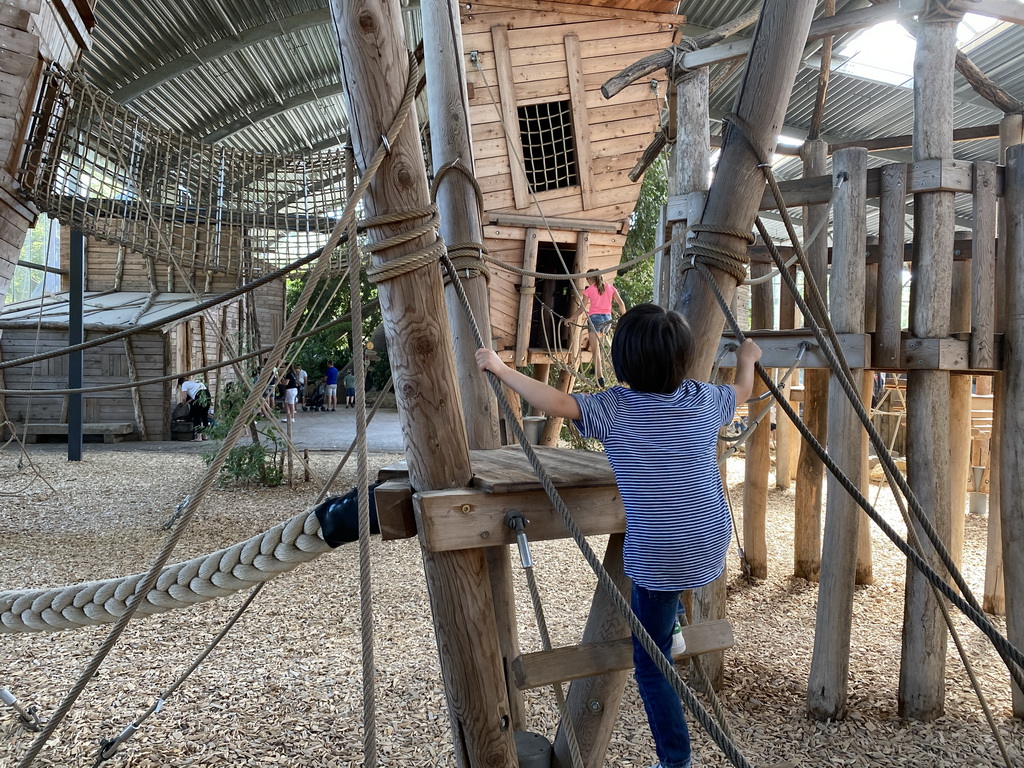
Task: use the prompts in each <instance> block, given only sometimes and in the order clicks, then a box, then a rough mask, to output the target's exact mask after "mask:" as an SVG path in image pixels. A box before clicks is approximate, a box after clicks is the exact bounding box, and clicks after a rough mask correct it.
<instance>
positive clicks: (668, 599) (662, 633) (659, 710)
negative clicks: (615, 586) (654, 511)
mask: <svg viewBox="0 0 1024 768" xmlns="http://www.w3.org/2000/svg"><path fill="white" fill-rule="evenodd" d="M632 608H633V613H635V614H636V616H637V618H638V619H639V620H640V623H641V624H642V625H643V626H644V629H646V630H647V632H648V633H649V634H650V635H651V637H652V638H653V639H654V642H655V643H656V644H657V646H658V647H659V648H660V649H661V652H662V653H663V654H664V655H665V657H666V658H668V659H669V660H670V661H671V658H672V656H671V653H672V629H673V627H674V626H675V622H676V614H677V613H678V612H679V593H678V592H659V591H655V590H651V589H644V588H643V587H638V586H636V585H634V586H633V596H632ZM633 665H634V666H635V667H636V684H637V688H639V689H640V698H642V699H643V701H644V709H645V710H647V722H648V723H649V724H650V726H651V735H653V736H654V748H655V749H656V750H657V752H658V759H659V760H660V761H661V765H662V768H690V732H689V730H688V729H687V727H686V719H685V718H684V717H683V705H682V703H681V702H680V701H679V695H678V694H677V693H676V691H675V688H673V687H672V684H671V683H669V681H668V680H666V679H665V676H664V675H662V674H661V672H660V671H659V670H658V668H657V667H656V666H655V665H654V662H653V661H651V659H650V657H649V656H648V655H647V651H645V650H644V648H643V646H641V645H640V643H639V642H638V641H637V639H636V637H635V636H634V637H633Z"/></svg>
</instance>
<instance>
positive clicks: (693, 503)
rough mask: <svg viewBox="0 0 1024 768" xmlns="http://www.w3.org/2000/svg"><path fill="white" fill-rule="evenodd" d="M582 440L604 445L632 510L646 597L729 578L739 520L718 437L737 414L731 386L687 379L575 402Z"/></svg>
mask: <svg viewBox="0 0 1024 768" xmlns="http://www.w3.org/2000/svg"><path fill="white" fill-rule="evenodd" d="M573 397H574V398H576V401H577V402H578V403H579V406H580V413H581V417H580V419H579V420H578V421H576V422H575V424H576V427H577V428H578V429H579V430H580V433H581V434H582V435H583V436H585V437H593V438H596V439H598V440H600V441H601V442H602V443H604V448H605V452H606V453H607V454H608V461H609V463H610V464H611V467H612V471H614V472H615V480H616V482H617V484H618V486H619V493H620V494H621V495H622V503H623V505H624V506H625V508H626V541H625V550H624V552H623V560H624V564H625V569H626V574H627V575H628V576H629V577H630V578H631V579H633V583H634V584H638V585H640V586H642V587H646V588H647V589H653V590H662V591H677V590H684V589H694V588H696V587H701V586H704V585H705V584H708V583H710V582H712V581H714V580H715V579H717V578H718V577H719V576H720V575H721V573H722V568H723V565H724V563H725V553H726V551H727V550H728V548H729V540H730V537H731V534H732V522H731V519H730V516H729V507H728V505H727V504H726V501H725V493H724V492H723V490H722V481H721V476H720V475H719V473H718V461H717V455H716V442H717V439H718V430H719V428H721V427H722V426H724V425H726V424H728V423H729V422H730V421H731V420H732V417H733V413H734V412H735V410H736V393H735V391H734V390H733V388H732V387H730V386H728V385H723V386H719V385H714V384H705V383H702V382H698V381H684V382H683V383H682V384H681V385H680V387H679V389H677V390H676V391H675V392H672V393H670V394H656V393H651V392H634V391H633V390H631V389H626V388H625V387H613V388H611V389H607V390H605V391H604V392H600V393H598V394H596V395H573Z"/></svg>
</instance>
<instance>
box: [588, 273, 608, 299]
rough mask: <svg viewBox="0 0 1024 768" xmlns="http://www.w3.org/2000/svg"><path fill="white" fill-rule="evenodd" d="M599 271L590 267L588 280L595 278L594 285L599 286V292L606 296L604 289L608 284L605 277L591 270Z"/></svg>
mask: <svg viewBox="0 0 1024 768" xmlns="http://www.w3.org/2000/svg"><path fill="white" fill-rule="evenodd" d="M597 271H598V270H597V269H588V270H587V280H593V281H594V285H596V286H597V292H598V293H599V294H601V295H602V296H604V289H605V288H607V287H608V286H606V285H605V284H604V277H602V276H601V275H599V274H591V272H595V273H596V272H597Z"/></svg>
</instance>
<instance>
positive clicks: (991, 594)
mask: <svg viewBox="0 0 1024 768" xmlns="http://www.w3.org/2000/svg"><path fill="white" fill-rule="evenodd" d="M1021 143H1024V115H1004V116H1003V119H1002V120H1001V121H1000V122H999V161H1000V162H1001V163H1005V161H1006V152H1007V150H1008V149H1009V148H1010V147H1012V146H1016V145H1017V144H1021ZM1007 214H1008V210H1007V205H1006V198H1005V197H1004V198H1003V200H1002V201H1000V203H999V214H998V218H997V222H998V227H999V234H998V238H997V240H996V275H997V278H996V316H995V330H996V331H1003V330H1004V329H1005V327H1006V285H1007V274H1006V267H1007V261H1008V260H1007V257H1006V239H1007V238H1006V221H1007ZM1005 381H1006V380H1005V377H1004V376H1003V374H1002V373H996V374H995V375H994V376H993V377H992V439H991V442H990V444H989V466H990V467H991V469H990V470H989V493H988V548H987V549H986V554H985V597H984V601H983V603H982V607H983V608H984V609H985V611H987V612H988V613H995V614H998V615H1002V614H1003V613H1005V611H1006V595H1005V590H1004V580H1003V550H1002V539H1003V535H1002V525H1001V523H1000V519H999V518H1000V511H999V510H1000V501H1001V500H1002V493H1001V492H1000V485H1001V484H1002V483H1001V480H1000V478H1001V476H1002V471H1001V470H1000V464H1001V459H1000V457H1001V456H1002V440H1001V435H1002V423H1003V411H1004V410H1005V405H1006V387H1005Z"/></svg>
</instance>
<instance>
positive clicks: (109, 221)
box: [19, 69, 347, 276]
mask: <svg viewBox="0 0 1024 768" xmlns="http://www.w3.org/2000/svg"><path fill="white" fill-rule="evenodd" d="M19 181H20V182H21V184H22V186H23V188H24V189H25V191H26V193H27V194H28V195H29V196H30V197H31V198H32V200H33V202H34V203H35V204H36V206H37V207H38V208H39V209H40V210H42V211H45V212H46V213H48V214H49V215H50V216H51V217H53V218H57V219H59V220H60V222H61V223H62V224H66V225H69V226H73V227H75V228H77V229H80V230H81V231H83V232H85V233H86V234H88V235H91V236H93V237H95V238H97V239H100V240H105V241H107V242H110V243H115V244H119V245H123V246H125V247H126V248H128V249H129V250H132V251H135V252H137V253H141V254H143V255H145V256H147V257H150V258H153V259H155V260H157V261H161V262H169V261H171V259H172V257H173V258H176V259H178V260H179V262H180V263H181V264H182V266H183V267H185V268H186V269H191V270H195V271H210V272H221V273H226V274H230V275H243V274H244V275H247V276H250V275H253V274H257V273H259V272H261V271H264V270H268V269H274V268H276V267H280V266H283V265H284V264H286V263H289V262H292V261H295V259H296V258H298V257H300V256H304V255H306V254H309V253H311V252H313V251H316V250H317V249H319V248H321V247H323V245H324V243H325V242H326V241H327V238H328V236H329V235H330V232H331V230H332V229H333V228H334V225H335V224H336V222H337V219H338V217H340V215H341V211H342V210H343V209H344V207H345V201H346V199H347V196H346V193H345V152H344V151H343V150H340V149H339V150H335V151H324V152H309V153H300V154H274V153H270V152H268V153H258V154H257V153H253V152H244V151H241V150H237V149H233V148H231V147H225V146H214V145H210V144H204V143H202V142H200V141H197V140H195V139H192V138H189V137H187V136H185V135H183V134H180V133H176V132H173V131H170V130H167V129H165V128H161V127H160V126H158V125H156V124H154V123H152V122H151V121H149V120H147V119H145V118H144V117H141V116H140V115H138V114H136V113H134V112H132V111H131V110H129V109H127V108H125V107H123V106H121V105H120V104H118V103H117V102H115V101H114V100H113V99H111V98H110V97H109V96H107V95H106V94H104V93H103V92H101V91H99V90H98V89H97V88H96V87H95V86H93V85H92V84H90V83H89V82H88V81H87V80H86V79H85V78H84V77H83V76H82V75H80V74H78V73H76V72H66V71H63V70H60V69H50V70H48V71H47V72H46V73H45V75H44V78H43V84H42V88H41V90H40V96H39V101H38V102H37V105H36V110H35V113H34V124H33V127H32V131H31V137H30V141H29V143H28V149H27V152H26V155H25V158H24V162H23V166H22V168H21V169H20V171H19ZM168 233H169V234H170V237H168V236H167V235H168ZM170 249H173V251H174V253H173V254H171V253H169V252H168V251H169V250H170Z"/></svg>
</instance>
